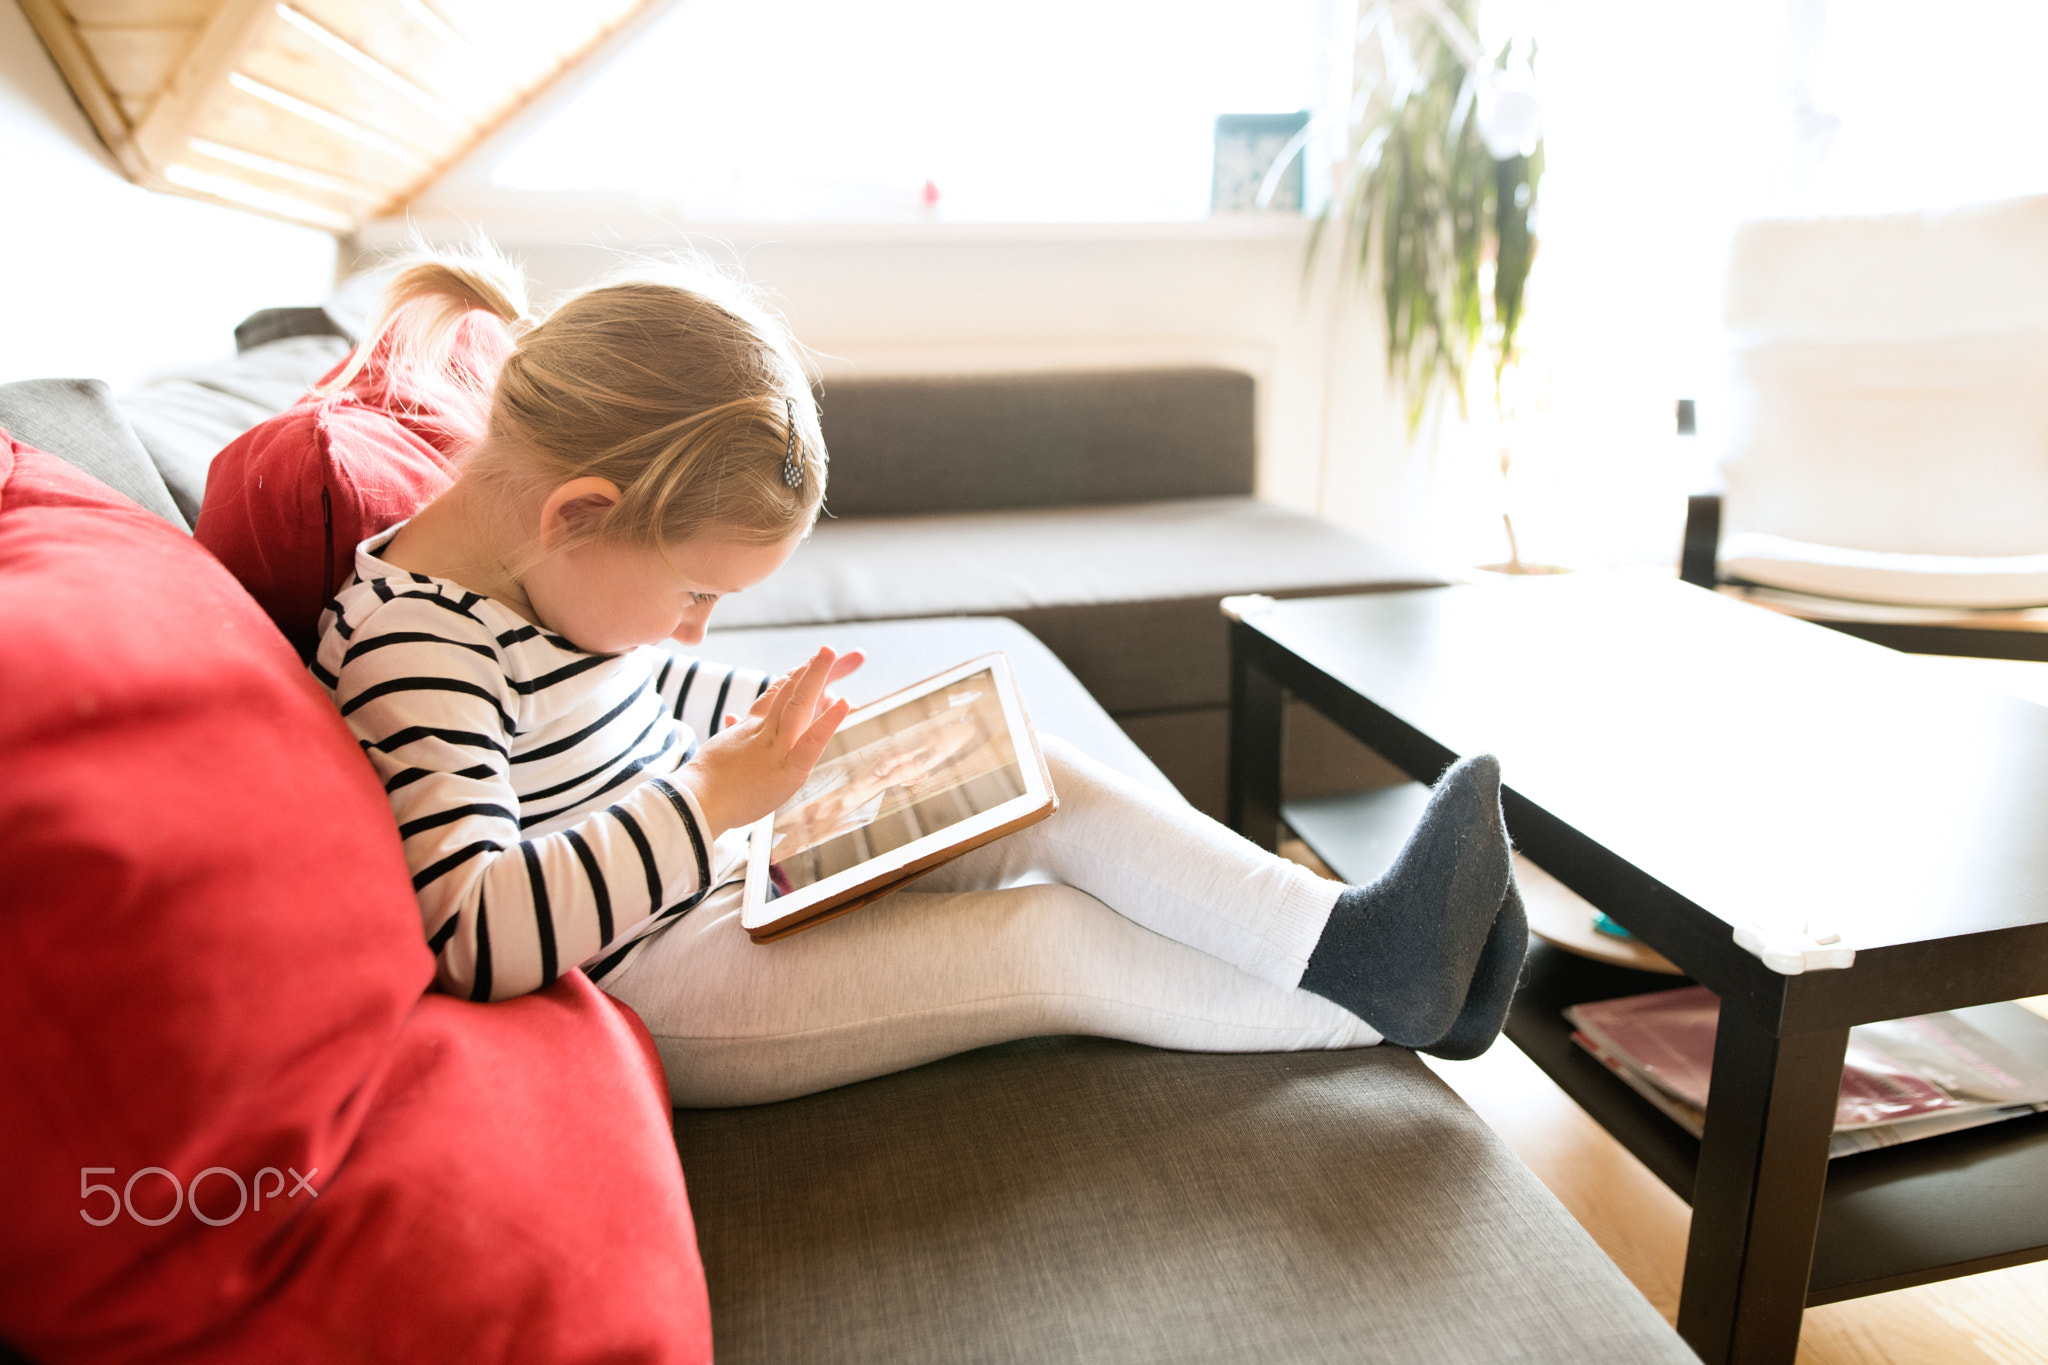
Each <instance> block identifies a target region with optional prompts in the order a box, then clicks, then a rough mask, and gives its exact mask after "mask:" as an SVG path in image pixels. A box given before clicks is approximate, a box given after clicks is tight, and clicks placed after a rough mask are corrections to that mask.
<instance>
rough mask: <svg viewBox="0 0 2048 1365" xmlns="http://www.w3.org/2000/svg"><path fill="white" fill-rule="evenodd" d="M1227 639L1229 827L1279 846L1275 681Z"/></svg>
mask: <svg viewBox="0 0 2048 1365" xmlns="http://www.w3.org/2000/svg"><path fill="white" fill-rule="evenodd" d="M1243 629H1244V627H1243V626H1238V625H1233V626H1232V627H1231V639H1230V793H1229V804H1228V808H1227V812H1226V813H1227V814H1228V816H1229V819H1230V827H1231V828H1232V829H1234V830H1236V831H1237V832H1238V833H1239V834H1242V835H1243V836H1244V837H1245V838H1247V839H1249V840H1251V841H1252V842H1253V843H1255V844H1257V845H1258V846H1259V847H1260V848H1268V849H1270V848H1277V847H1279V845H1280V706H1281V690H1280V684H1279V683H1277V682H1275V681H1274V680H1273V678H1272V675H1271V674H1268V673H1267V672H1265V671H1264V670H1263V669H1261V668H1259V667H1258V665H1256V664H1254V663H1253V662H1252V661H1251V660H1250V659H1248V658H1246V657H1245V654H1244V650H1243V649H1242V648H1240V647H1239V645H1238V640H1237V635H1238V632H1239V631H1241V630H1243Z"/></svg>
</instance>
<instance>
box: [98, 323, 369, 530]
mask: <svg viewBox="0 0 2048 1365" xmlns="http://www.w3.org/2000/svg"><path fill="white" fill-rule="evenodd" d="M258 316H259V317H260V316H261V315H260V314H259V315H258ZM348 351H349V343H348V341H347V339H346V338H344V337H340V336H336V335H332V334H329V335H322V336H293V337H287V338H285V339H283V340H281V341H272V342H270V343H268V344H266V345H261V346H257V347H254V348H253V349H251V350H248V351H244V352H242V353H241V354H240V355H234V356H229V357H227V358H225V359H222V360H216V361H212V362H210V363H208V364H205V365H201V366H198V367H197V368H195V369H190V370H186V371H185V372H184V373H182V374H178V375H173V376H172V377H170V378H168V379H160V380H157V381H156V382H154V383H151V384H145V385H143V386H142V387H141V388H138V389H134V390H131V391H130V392H128V393H125V394H123V395H121V410H122V412H124V413H126V414H127V417H128V420H129V421H130V422H132V423H134V425H135V434H136V435H137V436H138V437H140V438H141V441H142V446H143V449H145V450H146V451H148V452H149V458H150V459H152V460H154V461H155V462H156V467H157V469H158V470H159V471H160V472H161V473H162V475H163V482H164V484H165V485H166V486H168V487H169V489H170V495H171V497H172V499H173V500H175V501H176V503H177V505H178V507H179V508H180V509H182V510H183V511H184V513H185V515H186V517H187V518H188V520H190V521H192V522H194V523H196V522H197V521H198V520H199V506H200V504H201V503H202V502H204V501H205V499H206V471H207V467H208V466H210V465H211V464H212V463H213V457H214V456H216V455H218V454H220V452H221V447H223V446H225V445H226V444H227V443H228V442H230V441H232V440H234V439H235V438H236V437H237V436H240V435H241V434H242V433H243V432H245V431H247V430H248V429H249V428H250V427H253V426H255V425H256V424H257V423H258V422H261V421H263V420H264V419H266V418H269V417H273V416H275V415H276V414H278V413H280V412H283V411H284V410H285V409H286V408H288V407H290V406H291V405H292V404H294V403H296V402H298V401H299V399H300V398H302V397H304V396H305V393H306V390H307V389H309V388H311V387H312V386H313V385H314V384H315V383H317V382H318V381H319V379H320V377H321V376H322V375H324V374H326V373H327V372H328V371H329V370H331V369H333V368H334V365H335V362H337V361H339V360H340V359H341V358H342V357H343V356H345V355H347V354H348Z"/></svg>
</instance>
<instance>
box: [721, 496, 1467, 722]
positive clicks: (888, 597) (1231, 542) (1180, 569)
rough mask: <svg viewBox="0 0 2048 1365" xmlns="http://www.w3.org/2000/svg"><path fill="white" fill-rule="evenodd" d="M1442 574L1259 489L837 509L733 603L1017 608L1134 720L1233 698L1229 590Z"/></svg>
mask: <svg viewBox="0 0 2048 1365" xmlns="http://www.w3.org/2000/svg"><path fill="white" fill-rule="evenodd" d="M828 503H829V497H828ZM1439 581H1440V580H1439V579H1437V578H1436V577H1435V576H1434V575H1432V574H1431V573H1430V572H1429V571H1428V569H1426V568H1425V567H1424V566H1423V565H1421V564H1420V563H1418V562H1417V561H1415V560H1413V559H1411V558H1409V557H1407V556H1405V555H1403V554H1400V553H1398V552H1396V551H1394V550H1391V549H1388V548H1386V547H1384V546H1381V545H1376V544H1374V543H1373V542H1371V541H1367V540H1362V539H1360V538H1359V537H1357V536H1354V535H1352V534H1351V533H1349V532H1348V531H1345V530H1342V529H1341V528H1339V527H1337V526H1333V525H1331V524H1330V523H1329V522H1326V521H1322V520H1319V519H1318V518H1315V517H1311V516H1307V515H1305V514H1303V513H1300V512H1295V511H1290V510H1288V509H1287V508H1283V507H1278V506H1275V505H1274V504H1272V503H1268V502H1261V501H1259V500H1257V499H1255V498H1248V497H1228V498H1189V499H1182V500H1178V501H1172V502H1151V503H1131V504H1122V505H1103V506H1092V507H1067V508H1051V509H1035V510H1028V511H1015V512H964V513H949V514H946V515H940V516H924V517H858V518H848V519H846V520H835V519H832V518H829V517H828V518H826V519H825V520H823V521H821V522H820V523H819V524H818V527H817V529H816V530H815V531H813V532H812V533H811V537H810V539H809V540H808V541H807V542H805V544H804V546H803V548H802V549H800V550H798V551H797V553H796V556H795V558H793V559H792V560H790V562H789V563H788V565H786V566H785V567H784V568H783V570H782V571H781V572H780V573H778V574H777V575H776V576H775V577H773V578H771V579H769V580H768V581H767V582H766V583H763V584H761V585H759V586H758V587H755V588H750V589H749V590H747V591H746V592H745V593H742V594H739V595H738V596H735V597H733V598H731V599H730V600H729V601H727V602H725V603H723V604H721V605H720V607H719V624H720V625H721V626H726V627H745V626H781V625H807V624H815V623H820V622H828V621H862V620H882V619H889V618H903V617H918V616H949V615H1000V616H1007V617H1009V618H1010V619H1012V620H1014V621H1017V622H1019V623H1021V624H1023V625H1024V626H1026V627H1027V628H1028V629H1030V630H1031V632H1032V633H1033V634H1035V635H1037V636H1038V637H1039V638H1040V639H1041V640H1043V641H1045V643H1046V644H1048V645H1050V646H1051V647H1052V650H1053V652H1054V653H1055V654H1057V655H1058V656H1059V657H1060V658H1061V659H1062V660H1063V661H1065V662H1066V664H1067V666H1068V667H1069V668H1071V669H1073V670H1074V672H1075V674H1076V675H1077V676H1078V677H1079V678H1080V679H1081V681H1082V683H1083V684H1084V685H1085V686H1086V687H1087V689H1088V690H1089V691H1090V692H1091V693H1093V694H1094V696H1095V698H1096V700H1097V701H1099V702H1101V703H1102V704H1103V705H1104V706H1105V707H1107V708H1108V709H1109V711H1110V712H1111V713H1112V714H1121V713H1123V712H1126V711H1146V710H1161V709H1167V708H1172V707H1180V706H1204V705H1215V704H1218V703H1220V702H1222V701H1223V700H1225V699H1226V698H1227V697H1228V695H1229V678H1228V667H1227V647H1226V633H1225V629H1224V623H1223V619H1222V617H1221V616H1220V615H1218V614H1217V610H1216V600H1217V599H1218V598H1220V597H1223V596H1226V595H1228V594H1230V593H1243V592H1263V593H1270V594H1272V595H1274V596H1282V597H1284V596H1296V595H1302V594H1312V593H1333V592H1365V591H1371V590H1374V589H1379V588H1392V587H1421V586H1430V585H1434V584H1436V583H1438V582H1439Z"/></svg>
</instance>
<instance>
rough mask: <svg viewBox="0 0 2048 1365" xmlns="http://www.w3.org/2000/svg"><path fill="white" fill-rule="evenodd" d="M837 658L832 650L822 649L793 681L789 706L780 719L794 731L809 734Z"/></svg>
mask: <svg viewBox="0 0 2048 1365" xmlns="http://www.w3.org/2000/svg"><path fill="white" fill-rule="evenodd" d="M836 657H837V656H835V655H834V654H833V653H832V651H831V650H830V649H820V650H819V651H818V652H817V653H816V654H814V655H812V656H811V661H810V662H809V663H807V664H805V665H804V667H803V671H802V672H800V673H798V674H797V675H796V677H795V679H793V681H792V685H791V687H790V696H789V706H788V709H786V710H785V711H784V712H783V714H782V716H781V718H780V719H781V720H783V721H785V722H788V723H789V728H790V729H791V730H792V731H795V732H798V733H807V732H808V730H809V728H810V725H811V721H812V717H814V716H816V715H817V713H818V697H819V694H820V693H822V692H824V690H825V681H826V679H828V678H829V677H830V676H831V675H832V663H833V660H834V659H835V658H836ZM792 738H794V735H792Z"/></svg>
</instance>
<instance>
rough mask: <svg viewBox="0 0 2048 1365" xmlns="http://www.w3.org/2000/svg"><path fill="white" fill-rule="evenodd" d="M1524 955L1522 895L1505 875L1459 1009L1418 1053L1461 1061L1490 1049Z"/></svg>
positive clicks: (1526, 938) (1525, 925)
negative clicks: (1505, 886) (1505, 889)
mask: <svg viewBox="0 0 2048 1365" xmlns="http://www.w3.org/2000/svg"><path fill="white" fill-rule="evenodd" d="M1528 956H1529V920H1528V916H1526V915H1525V914H1523V913H1522V893H1521V891H1520V890H1518V889H1517V888H1516V886H1515V881H1514V876H1513V874H1512V873H1510V875H1509V877H1508V894H1507V897H1506V898H1505V899H1504V900H1502V901H1501V904H1500V915H1499V917H1498V918H1496V919H1495V920H1494V922H1493V929H1492V931H1491V932H1490V933H1488V934H1487V936H1486V946H1485V947H1484V948H1482V949H1481V950H1480V952H1479V966H1478V968H1477V969H1476V970H1475V971H1474V972H1473V974H1472V987H1471V989H1470V990H1469V991H1467V992H1466V994H1465V1007H1464V1008H1463V1009H1461V1010H1459V1011H1458V1017H1457V1019H1456V1020H1455V1021H1454V1022H1453V1023H1452V1024H1451V1028H1450V1032H1448V1033H1446V1034H1444V1036H1443V1037H1441V1038H1439V1039H1437V1040H1436V1041H1435V1042H1433V1043H1430V1044H1427V1045H1425V1046H1424V1047H1423V1049H1422V1050H1423V1051H1424V1052H1427V1053H1428V1054H1429V1055H1430V1056H1432V1057H1441V1058H1443V1059H1444V1060H1445V1061H1447V1062H1464V1061H1470V1060H1471V1059H1472V1058H1474V1057H1477V1056H1478V1055H1479V1054H1480V1053H1482V1052H1484V1051H1486V1049H1488V1048H1490V1047H1492V1046H1493V1040H1494V1039H1495V1038H1498V1037H1499V1036H1500V1030H1501V1025H1503V1024H1505V1023H1507V1021H1508V1002H1509V1001H1510V1000H1512V999H1514V996H1515V985H1516V983H1517V982H1519V981H1520V980H1521V979H1522V962H1523V960H1524V959H1526V958H1527V957H1528Z"/></svg>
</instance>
